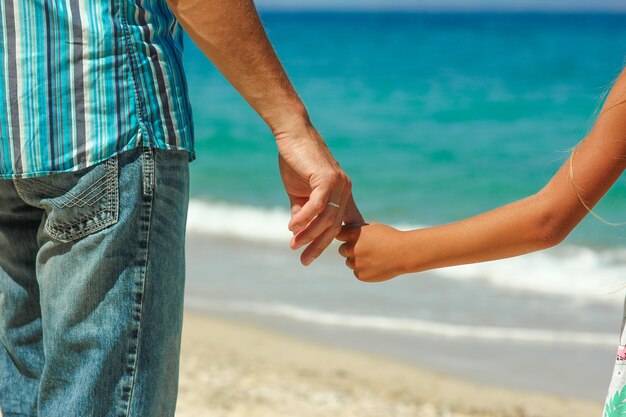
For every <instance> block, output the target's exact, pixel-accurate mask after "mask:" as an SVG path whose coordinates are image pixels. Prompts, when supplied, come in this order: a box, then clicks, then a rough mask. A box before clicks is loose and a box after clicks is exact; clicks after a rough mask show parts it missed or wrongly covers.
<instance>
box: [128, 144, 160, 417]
mask: <svg viewBox="0 0 626 417" xmlns="http://www.w3.org/2000/svg"><path fill="white" fill-rule="evenodd" d="M142 155H143V154H142ZM145 162H146V160H142V183H143V182H145V177H146V171H147V170H149V171H150V172H151V173H152V175H154V170H153V167H154V165H147V166H146V164H145ZM143 200H144V201H143V202H144V204H145V206H146V211H147V213H146V220H147V227H146V235H145V252H144V256H143V259H142V263H141V266H142V270H141V278H140V280H139V283H138V285H137V286H140V287H141V288H140V291H139V293H136V294H135V299H136V304H135V310H134V312H135V314H136V320H137V329H136V331H135V330H133V339H134V340H133V341H134V342H135V343H134V353H133V346H132V345H131V349H130V350H129V360H130V358H131V357H132V356H134V358H133V361H132V375H131V380H130V387H129V390H128V399H127V401H128V404H127V405H126V410H125V412H124V413H122V414H121V415H120V417H128V416H130V411H131V405H132V402H133V394H134V392H135V385H136V382H137V381H136V378H137V370H138V368H139V363H138V358H139V356H140V350H141V344H140V340H141V337H140V336H141V324H142V317H143V305H144V302H145V296H146V292H145V290H146V279H147V273H148V264H149V257H150V230H151V227H152V206H153V204H154V198H153V195H152V193H150V194H145V193H144V195H143ZM141 243H142V242H140V244H141Z"/></svg>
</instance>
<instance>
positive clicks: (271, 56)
mask: <svg viewBox="0 0 626 417" xmlns="http://www.w3.org/2000/svg"><path fill="white" fill-rule="evenodd" d="M168 5H169V6H170V8H171V10H172V12H173V13H174V14H175V15H176V17H177V18H178V20H179V22H180V24H181V25H182V26H183V28H184V29H185V30H186V31H187V33H188V34H189V36H190V37H191V38H192V39H193V40H194V42H195V43H196V45H198V47H199V48H200V49H201V50H202V51H203V52H204V54H205V55H206V56H207V57H208V58H209V59H210V60H211V61H212V62H213V63H214V64H215V66H216V67H217V68H218V69H219V70H220V71H221V72H222V73H223V74H224V76H225V77H226V78H227V79H228V80H229V81H230V83H231V84H232V85H233V86H234V87H235V88H236V89H237V91H238V92H239V93H240V94H241V95H242V96H243V97H244V98H245V99H246V101H247V102H248V103H249V104H250V105H251V106H252V107H253V108H254V109H255V110H256V111H257V113H258V114H259V115H260V116H261V118H263V120H264V121H265V122H266V123H267V125H268V126H269V128H270V129H271V131H272V133H273V134H274V136H275V138H276V143H277V146H278V151H279V154H280V157H279V167H280V170H281V177H282V179H283V182H284V183H285V189H286V190H287V194H288V196H289V199H290V202H291V213H292V215H291V221H290V222H289V229H290V230H291V231H292V232H293V233H294V234H295V236H294V238H293V240H292V241H291V247H292V248H293V249H297V248H299V247H302V246H304V245H307V244H308V247H307V248H306V249H305V250H304V252H303V253H302V257H301V260H302V263H303V264H305V265H308V264H310V263H311V262H312V261H313V260H314V259H315V258H317V257H318V256H319V255H320V254H321V253H322V252H323V250H324V249H325V248H326V247H327V246H328V245H329V244H330V242H331V241H332V240H333V238H334V237H335V235H336V234H337V233H338V232H339V231H340V230H341V224H342V222H343V221H344V220H345V221H346V223H361V222H362V220H363V219H362V218H361V215H360V214H359V212H358V210H357V208H356V206H355V204H354V201H353V199H352V195H351V184H350V180H349V178H348V177H347V176H346V174H345V173H344V172H343V171H342V170H341V168H340V167H339V164H338V163H337V162H336V161H335V159H334V158H333V156H332V154H331V153H330V151H329V150H328V147H327V146H326V144H325V143H324V140H323V139H322V138H321V136H320V135H319V133H318V132H317V131H316V130H315V128H314V127H313V125H312V124H311V121H310V120H309V116H308V114H307V111H306V108H305V106H304V104H303V103H302V101H301V100H300V98H299V97H298V94H297V93H296V91H295V89H294V88H293V86H292V85H291V82H290V81H289V78H288V77H287V74H286V73H285V71H284V69H283V67H282V65H281V63H280V61H279V60H278V57H277V56H276V53H275V52H274V49H273V48H272V45H271V44H270V42H269V40H268V38H267V35H266V33H265V30H264V28H263V25H262V24H261V20H260V19H259V15H258V13H257V11H256V8H255V6H254V3H253V1H252V0H228V1H224V0H168ZM329 202H332V203H336V204H337V205H338V206H339V207H335V206H334V205H332V204H331V205H328V203H329Z"/></svg>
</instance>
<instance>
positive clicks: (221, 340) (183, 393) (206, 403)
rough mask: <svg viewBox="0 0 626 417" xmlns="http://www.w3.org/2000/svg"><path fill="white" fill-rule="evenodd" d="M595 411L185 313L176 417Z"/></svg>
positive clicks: (582, 414) (504, 416)
mask: <svg viewBox="0 0 626 417" xmlns="http://www.w3.org/2000/svg"><path fill="white" fill-rule="evenodd" d="M601 409H602V405H601V404H599V403H590V402H582V401H577V400H574V399H571V398H564V397H556V396H546V395H541V394H536V393H527V392H520V391H513V390H506V389H500V388H497V387H488V386H481V385H478V384H474V383H471V382H466V381H462V380H458V379H453V378H449V377H447V376H445V375H443V374H441V373H436V372H432V371H426V370H423V369H420V368H418V367H416V366H414V365H408V364H404V363H401V362H397V361H394V360H390V359H385V358H382V357H376V356H373V355H368V354H363V353H356V352H352V351H349V350H342V349H337V348H331V347H326V346H322V345H316V344H312V343H305V342H302V341H300V340H297V339H295V338H292V337H288V336H286V335H283V334H279V333H277V332H274V331H270V330H266V329H262V328H258V327H253V326H250V325H248V324H241V323H237V322H234V321H226V320H223V319H215V318H212V317H209V316H206V315H200V314H197V313H190V312H188V313H187V314H186V317H185V323H184V329H183V347H182V355H181V374H180V388H179V401H178V408H177V413H176V416H177V417H203V416H223V417H240V416H241V417H243V416H246V417H265V416H268V417H269V416H297V417H309V416H311V417H313V416H329V415H332V416H340V417H352V416H359V417H368V416H372V417H373V416H376V417H380V416H398V417H400V416H407V417H409V416H410V417H435V416H438V417H444V416H445V417H479V416H480V417H483V416H484V417H487V416H494V417H495V416H499V417H544V416H545V417H548V416H549V417H559V416H563V417H565V416H567V417H593V416H599V415H600V413H601Z"/></svg>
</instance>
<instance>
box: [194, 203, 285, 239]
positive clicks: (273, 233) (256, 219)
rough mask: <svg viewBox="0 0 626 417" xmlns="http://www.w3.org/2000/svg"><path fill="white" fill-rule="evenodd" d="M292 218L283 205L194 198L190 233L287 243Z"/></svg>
mask: <svg viewBox="0 0 626 417" xmlns="http://www.w3.org/2000/svg"><path fill="white" fill-rule="evenodd" d="M289 218H290V215H289V212H288V211H287V210H285V209H280V208H274V209H263V208H257V207H249V206H241V205H235V204H229V203H222V202H206V201H199V200H191V201H190V202H189V212H188V214H187V232H190V233H205V234H209V235H217V236H225V237H234V238H238V239H245V240H253V241H269V242H282V243H286V242H289V240H290V239H291V237H292V234H291V232H290V231H289V229H288V228H287V225H288V224H289Z"/></svg>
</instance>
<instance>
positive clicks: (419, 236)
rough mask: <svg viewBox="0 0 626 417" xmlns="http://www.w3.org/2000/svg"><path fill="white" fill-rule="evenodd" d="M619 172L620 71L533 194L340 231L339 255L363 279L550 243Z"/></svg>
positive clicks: (625, 137)
mask: <svg viewBox="0 0 626 417" xmlns="http://www.w3.org/2000/svg"><path fill="white" fill-rule="evenodd" d="M625 167H626V70H625V71H624V72H622V74H621V75H620V77H619V78H618V80H617V81H616V83H615V85H614V87H613V89H612V90H611V92H610V94H609V96H608V97H607V99H606V102H605V103H604V106H603V108H602V111H601V112H600V115H599V116H598V119H597V120H596V123H595V126H594V127H593V129H592V131H591V132H590V133H589V135H588V136H587V137H586V138H585V139H584V140H583V141H582V142H581V143H580V144H579V145H578V146H577V148H576V149H575V151H574V152H573V153H572V155H571V156H570V158H569V159H568V161H567V162H566V163H565V164H564V165H563V166H562V167H561V168H560V169H559V171H558V172H557V173H556V174H555V175H554V177H553V178H552V179H551V180H550V182H549V183H548V184H547V185H546V186H545V187H544V188H543V189H542V190H541V191H539V192H538V193H537V194H535V195H532V196H530V197H527V198H525V199H523V200H520V201H517V202H514V203H511V204H508V205H505V206H503V207H499V208H497V209H495V210H492V211H489V212H487V213H483V214H480V215H477V216H474V217H471V218H469V219H466V220H462V221H459V222H456V223H452V224H448V225H443V226H436V227H430V228H426V229H419V230H412V231H409V232H400V231H397V230H395V229H393V228H390V227H388V226H385V225H382V224H376V223H374V224H371V225H368V226H363V227H361V228H354V227H344V229H343V231H342V232H341V233H340V235H339V236H338V239H339V240H342V241H344V242H346V243H344V244H343V245H341V247H340V249H339V253H340V254H341V255H342V256H344V257H346V258H347V260H346V264H347V265H348V267H349V268H350V269H352V270H353V271H354V274H355V276H356V277H357V278H359V279H360V280H363V281H370V282H374V281H384V280H387V279H391V278H393V277H395V276H397V275H400V274H404V273H410V272H420V271H425V270H428V269H432V268H440V267H444V266H452V265H459V264H467V263H475V262H483V261H489V260H494V259H501V258H507V257H511V256H516V255H522V254H525V253H529V252H533V251H537V250H540V249H546V248H548V247H551V246H554V245H556V244H558V243H560V242H561V241H563V239H565V237H567V235H568V234H569V233H570V232H571V231H572V230H573V229H574V227H575V226H576V225H577V224H578V223H579V222H580V221H581V220H582V219H583V218H584V217H585V215H586V214H587V213H589V209H591V208H592V207H593V206H594V205H595V204H596V203H597V202H598V201H599V200H600V198H602V196H603V195H604V194H605V193H606V192H607V191H608V190H609V188H610V187H611V186H612V185H613V183H614V182H615V181H616V180H617V179H618V178H619V176H620V175H621V174H622V172H623V170H624V168H625Z"/></svg>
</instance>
